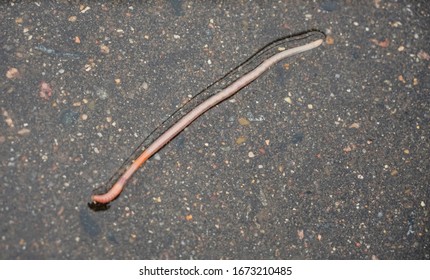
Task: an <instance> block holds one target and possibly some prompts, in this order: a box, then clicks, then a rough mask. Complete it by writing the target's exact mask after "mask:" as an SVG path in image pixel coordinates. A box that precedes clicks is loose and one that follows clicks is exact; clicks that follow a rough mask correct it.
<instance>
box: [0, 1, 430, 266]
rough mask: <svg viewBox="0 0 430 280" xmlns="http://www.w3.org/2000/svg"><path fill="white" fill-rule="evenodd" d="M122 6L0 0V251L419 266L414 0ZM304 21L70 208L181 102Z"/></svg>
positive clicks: (425, 78) (427, 249)
mask: <svg viewBox="0 0 430 280" xmlns="http://www.w3.org/2000/svg"><path fill="white" fill-rule="evenodd" d="M71 2H74V1H71ZM142 2H143V1H137V2H127V1H104V2H94V1H78V2H76V4H73V3H68V2H65V1H37V2H31V1H17V2H12V1H11V2H8V1H5V2H2V3H1V4H0V18H1V24H0V61H1V62H2V63H1V64H0V74H1V75H0V110H1V111H0V115H1V116H0V193H1V198H0V259H430V233H429V228H430V223H429V205H430V185H429V181H430V180H429V179H430V175H429V174H430V173H429V171H430V170H429V169H430V160H429V155H430V138H429V134H430V133H429V124H430V75H429V72H430V44H429V42H430V41H429V38H430V28H429V27H430V20H429V19H430V4H429V2H428V1H380V0H374V1H356V2H357V3H355V1H334V0H332V1H330V0H327V1H298V0H294V1H180V0H170V1H164V2H158V1H155V2H153V3H142ZM311 29H317V30H321V31H323V32H324V33H325V34H326V35H327V37H326V39H325V42H324V44H323V45H322V46H321V47H319V48H318V49H315V50H312V51H310V52H307V53H304V54H301V55H298V56H295V57H292V58H288V59H286V60H284V61H282V62H281V63H279V64H277V65H276V66H275V67H273V68H272V69H271V70H270V71H269V72H267V73H266V74H265V75H264V76H263V77H261V78H259V79H258V80H256V81H255V82H254V83H252V84H251V85H249V86H248V87H246V88H244V89H242V90H241V91H240V92H239V93H238V94H236V95H235V96H234V97H233V98H231V99H230V100H228V101H226V102H224V103H222V104H220V105H218V106H217V107H215V108H213V109H212V110H210V111H209V112H207V113H206V114H205V115H204V116H202V117H201V118H199V119H197V120H196V121H195V122H194V123H193V124H191V125H190V126H189V127H188V128H187V129H186V130H185V131H184V132H183V133H181V134H180V135H179V136H178V137H176V138H175V139H174V140H173V141H171V142H170V143H169V144H168V145H167V146H165V147H164V148H163V149H162V150H161V151H160V152H159V153H158V154H157V155H156V156H155V157H153V158H151V159H150V160H149V161H148V162H147V163H146V164H145V165H144V166H143V168H142V169H141V170H139V171H138V172H137V174H136V175H135V176H134V177H133V178H132V179H131V181H130V182H129V184H128V185H127V187H126V188H125V190H124V192H123V193H122V194H121V196H120V197H119V198H118V199H117V200H115V201H114V202H113V203H111V204H110V208H109V209H107V210H106V211H93V210H92V209H90V208H89V207H88V202H90V196H91V193H92V191H93V190H94V189H96V188H97V187H99V186H101V185H103V184H105V183H106V182H107V181H108V180H109V178H110V177H111V176H112V175H113V174H115V172H117V170H118V168H119V167H120V166H121V164H122V163H123V161H124V160H125V159H127V158H128V157H129V156H130V154H132V152H133V151H134V149H135V148H136V147H137V146H138V145H139V144H140V143H141V142H142V140H143V139H144V138H145V137H146V136H147V135H148V134H149V133H150V132H151V131H152V130H153V129H155V128H156V127H157V126H159V125H160V124H161V123H162V121H163V120H164V119H165V118H166V117H168V116H169V115H171V114H172V113H173V112H175V110H177V109H178V108H180V107H181V106H182V105H183V104H185V103H186V102H187V101H188V100H189V99H190V98H191V97H192V96H194V95H196V94H198V93H199V92H200V91H201V90H203V89H205V88H206V87H207V86H208V85H210V84H211V83H213V82H214V81H216V80H218V79H220V78H221V77H223V75H225V74H226V73H227V72H228V71H230V70H231V69H233V68H235V67H236V66H237V65H239V64H241V63H242V62H243V61H245V60H246V59H247V58H248V57H250V56H251V55H252V54H254V53H255V52H256V51H258V50H259V49H260V48H262V47H264V46H265V45H266V44H268V43H270V42H272V41H274V40H276V39H278V38H280V37H283V36H287V35H291V34H295V33H299V32H304V31H307V30H311Z"/></svg>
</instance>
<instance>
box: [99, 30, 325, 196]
mask: <svg viewBox="0 0 430 280" xmlns="http://www.w3.org/2000/svg"><path fill="white" fill-rule="evenodd" d="M319 34H320V35H321V34H322V33H321V32H319ZM322 43H323V39H317V40H314V41H312V42H310V43H307V44H304V45H300V46H297V47H294V48H290V49H286V50H283V51H280V52H278V53H276V54H274V55H272V56H270V57H269V58H267V59H265V60H264V61H263V62H262V63H261V64H259V65H258V66H257V67H255V68H254V69H253V70H251V71H250V72H248V73H247V74H245V75H243V76H242V77H240V78H239V79H237V80H236V81H234V82H233V83H231V84H230V85H229V86H227V87H226V88H224V89H223V90H221V91H220V92H218V93H216V94H214V95H213V96H211V97H209V98H208V99H206V100H205V101H203V102H202V103H201V104H199V105H198V106H197V107H195V108H194V109H192V110H191V111H190V112H189V113H187V114H186V115H184V116H183V117H182V118H181V119H179V121H177V122H176V123H175V124H173V125H172V126H171V127H170V128H169V129H167V130H166V131H165V132H164V133H163V134H161V135H160V136H159V137H158V138H157V139H156V140H155V141H154V142H152V144H151V145H149V146H148V148H146V149H145V150H144V151H143V152H142V153H141V154H140V155H139V157H137V158H136V160H134V161H133V163H132V164H131V165H130V166H129V167H128V168H127V169H126V170H125V172H124V173H123V174H122V175H121V177H119V179H118V180H117V181H116V182H115V183H114V185H113V186H112V187H111V189H110V190H109V191H108V192H106V193H104V194H95V195H92V196H91V199H92V201H93V203H98V204H107V203H109V202H111V201H112V200H114V199H115V198H117V196H118V195H119V194H120V193H121V192H122V190H123V189H124V186H125V184H126V183H127V181H128V180H129V179H130V178H131V176H132V175H133V174H134V173H135V172H136V171H137V170H138V169H139V167H140V166H142V164H143V163H145V162H146V160H148V159H149V158H150V157H151V156H153V155H154V154H155V153H156V152H158V151H159V150H160V149H161V148H162V147H164V145H166V144H167V143H168V142H169V141H170V140H172V139H173V138H174V137H175V136H176V135H178V134H179V133H180V132H181V131H182V130H184V129H185V128H186V127H187V126H188V125H190V124H191V123H192V122H193V121H194V120H195V119H197V118H198V117H199V116H201V115H202V114H203V113H205V112H206V111H208V110H209V109H210V108H212V107H214V106H215V105H217V104H219V103H221V102H222V101H224V100H225V99H227V98H229V97H231V96H232V95H234V94H235V93H237V92H238V91H239V90H241V89H242V88H244V87H245V86H247V85H248V84H250V83H251V82H252V81H254V80H255V79H257V78H258V77H260V76H261V75H262V74H263V73H264V72H265V71H267V70H268V69H269V68H270V67H271V66H273V65H274V64H276V63H277V62H279V61H280V60H282V59H284V58H287V57H289V56H292V55H295V54H299V53H302V52H305V51H309V50H311V49H314V48H316V47H318V46H320V45H321V44H322Z"/></svg>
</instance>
